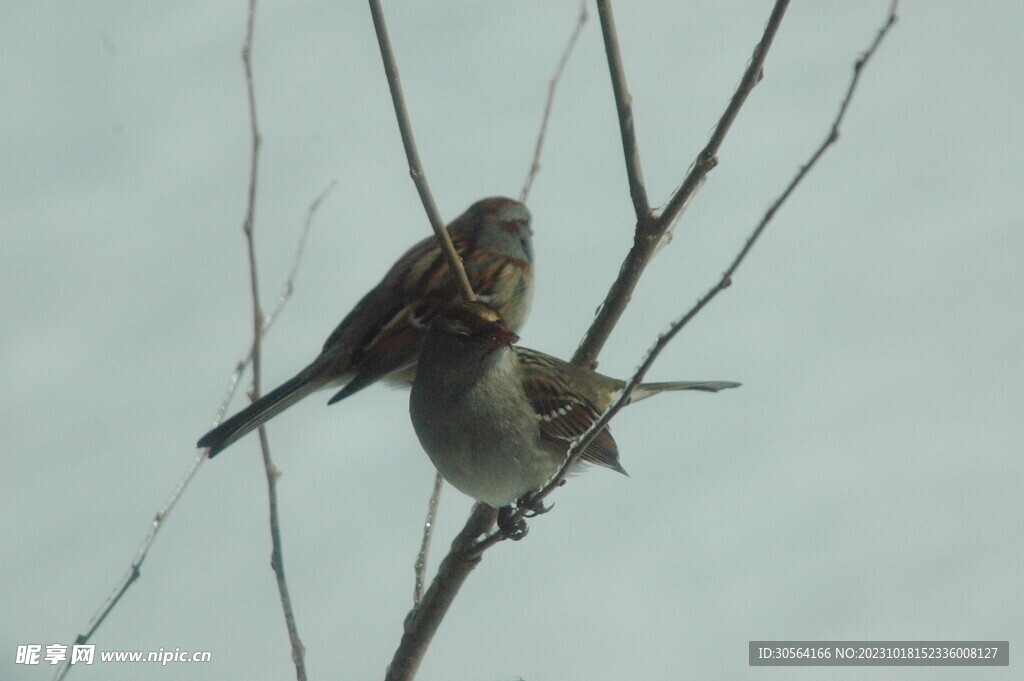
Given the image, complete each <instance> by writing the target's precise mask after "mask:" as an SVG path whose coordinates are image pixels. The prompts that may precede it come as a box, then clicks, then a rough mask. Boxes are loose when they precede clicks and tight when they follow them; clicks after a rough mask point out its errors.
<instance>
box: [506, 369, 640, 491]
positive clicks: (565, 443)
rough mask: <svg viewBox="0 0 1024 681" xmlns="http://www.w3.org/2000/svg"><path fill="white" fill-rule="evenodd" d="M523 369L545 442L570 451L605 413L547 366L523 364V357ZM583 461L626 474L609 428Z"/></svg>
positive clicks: (524, 378) (596, 440)
mask: <svg viewBox="0 0 1024 681" xmlns="http://www.w3.org/2000/svg"><path fill="white" fill-rule="evenodd" d="M533 357H534V358H536V356H533ZM537 359H539V358H537ZM527 361H529V359H528V360H527ZM520 366H521V370H522V375H523V387H524V388H525V390H526V394H527V397H529V399H530V402H531V403H532V404H533V409H534V411H535V412H536V413H537V418H538V420H539V421H540V434H541V441H542V442H543V443H545V444H547V445H548V446H550V447H552V448H554V449H556V450H559V451H562V452H565V451H567V450H568V448H569V443H570V442H572V441H573V440H575V439H576V438H578V437H579V436H581V435H583V433H585V432H586V431H587V429H588V428H590V425H591V424H592V423H594V421H596V420H597V419H598V418H600V416H601V413H600V412H599V411H598V410H597V408H596V407H595V406H594V405H593V403H591V402H590V401H589V400H587V399H586V398H585V397H583V396H582V395H580V394H579V393H577V392H574V391H573V390H571V389H570V388H569V386H568V385H567V384H566V383H565V381H563V380H562V379H561V378H559V377H558V375H557V374H556V373H554V372H552V371H550V370H549V369H547V368H546V367H544V366H542V365H537V366H530V365H529V364H525V363H523V355H521V356H520ZM582 458H583V460H584V461H587V462H589V463H593V464H597V465H599V466H605V467H606V468H611V469H612V470H616V471H620V472H622V473H625V470H623V468H622V466H621V464H619V448H618V446H617V445H616V444H615V439H614V438H613V437H612V434H611V432H610V431H609V430H608V429H607V428H603V429H602V430H601V432H600V433H598V434H597V437H595V438H594V440H593V441H592V442H591V443H590V445H589V446H588V447H587V449H586V450H585V451H584V452H583V455H582Z"/></svg>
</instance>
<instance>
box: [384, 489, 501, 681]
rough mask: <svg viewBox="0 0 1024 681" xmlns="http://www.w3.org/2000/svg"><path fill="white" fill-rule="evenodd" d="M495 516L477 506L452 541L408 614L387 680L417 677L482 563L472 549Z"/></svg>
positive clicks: (400, 680)
mask: <svg viewBox="0 0 1024 681" xmlns="http://www.w3.org/2000/svg"><path fill="white" fill-rule="evenodd" d="M496 517H497V511H495V510H494V509H493V508H491V507H490V506H487V505H486V504H481V503H478V504H476V506H474V507H473V512H472V513H471V514H470V516H469V519H468V520H467V521H466V524H465V526H464V527H463V528H462V531H461V532H460V533H459V534H458V536H456V537H455V541H453V542H452V548H451V551H449V552H448V555H447V556H445V558H444V560H443V561H441V565H440V567H438V569H437V575H436V576H435V577H434V581H433V582H432V583H431V585H430V588H429V589H427V593H426V594H425V595H424V596H423V599H422V600H421V601H420V602H419V604H418V605H416V607H414V608H413V609H412V610H411V611H410V612H409V614H408V615H406V617H405V626H404V629H405V633H404V634H403V635H402V642H401V643H400V644H399V645H398V649H397V650H396V651H395V655H394V657H393V658H392V659H391V664H390V665H388V670H387V673H386V674H385V676H384V679H385V681H411V679H413V678H414V677H415V676H416V670H417V669H419V666H420V662H422V661H423V655H424V654H426V652H427V647H428V646H429V645H430V641H431V640H432V639H433V637H434V634H435V633H436V632H437V628H438V627H439V626H441V621H442V620H443V619H444V615H445V613H446V612H448V607H449V606H450V605H451V604H452V601H454V600H455V596H456V595H457V594H458V593H459V589H460V588H461V587H462V584H463V582H465V581H466V577H468V576H469V573H470V572H472V571H473V568H475V567H476V566H477V565H478V564H479V563H480V553H479V552H478V551H475V550H473V546H474V543H475V542H476V539H477V537H479V536H480V535H482V534H483V533H484V532H486V531H487V530H489V529H490V528H491V527H492V526H493V525H494V519H495V518H496Z"/></svg>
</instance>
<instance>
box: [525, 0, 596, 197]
mask: <svg viewBox="0 0 1024 681" xmlns="http://www.w3.org/2000/svg"><path fill="white" fill-rule="evenodd" d="M588 16H589V15H588V14H587V0H583V2H581V3H580V14H579V18H577V19H576V26H575V27H574V28H573V29H572V33H571V34H570V35H569V42H568V43H566V45H565V50H564V51H563V52H562V57H561V59H559V60H558V66H556V67H555V72H554V74H552V76H551V78H550V79H549V80H548V98H547V101H546V102H545V103H544V114H543V115H542V116H541V120H540V132H538V133H537V145H536V146H535V147H534V149H533V162H532V163H531V164H530V172H529V173H527V175H526V183H525V184H523V191H521V192H520V193H519V201H520V202H521V203H526V199H527V197H528V196H529V195H530V188H531V187H533V180H534V178H536V177H537V172H538V171H539V170H540V156H541V152H542V151H543V150H544V138H545V137H546V136H547V132H548V120H549V119H550V118H551V108H552V105H553V104H554V102H555V90H556V89H558V83H559V81H560V80H561V79H562V72H563V71H565V65H566V64H568V63H569V57H570V56H572V51H573V48H574V47H576V40H577V39H578V38H579V37H580V33H582V32H583V26H584V25H585V24H586V23H587V18H588Z"/></svg>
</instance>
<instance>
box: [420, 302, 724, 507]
mask: <svg viewBox="0 0 1024 681" xmlns="http://www.w3.org/2000/svg"><path fill="white" fill-rule="evenodd" d="M517 340H518V336H516V334H515V333H514V332H513V331H512V329H511V328H510V326H509V325H508V324H507V323H506V322H505V321H503V320H502V318H501V316H500V315H499V314H498V313H497V312H496V311H495V310H494V309H493V308H491V307H490V306H488V305H486V304H483V303H467V302H458V303H455V304H454V305H451V306H449V307H447V308H445V310H443V311H442V312H441V313H440V314H438V315H437V316H436V317H434V321H433V322H432V323H431V325H430V332H429V333H428V334H427V337H426V340H425V341H424V343H423V350H422V353H421V354H420V363H419V369H418V370H417V374H416V382H415V383H414V384H413V386H412V392H411V394H410V396H409V414H410V415H411V416H412V424H413V427H414V428H415V430H416V435H417V437H418V438H419V441H420V444H422V445H423V449H424V450H426V452H427V454H428V455H429V456H430V459H431V461H433V462H434V466H436V467H437V470H438V471H440V473H441V475H443V476H444V478H445V479H446V480H447V481H448V482H449V483H451V484H452V485H453V486H454V487H456V488H457V489H459V490H460V491H462V492H464V493H465V494H468V495H469V496H471V497H473V498H474V499H477V500H478V501H482V502H484V503H485V504H488V505H489V506H492V507H494V508H501V507H503V506H508V505H510V504H513V503H515V502H517V501H520V500H524V499H528V495H529V494H530V493H531V492H533V491H535V490H537V489H539V488H540V487H541V486H543V485H544V483H545V482H547V480H548V479H549V478H550V477H551V476H552V475H554V473H555V472H556V471H557V470H558V468H559V467H560V466H561V465H562V463H563V462H564V461H565V456H566V452H567V451H568V449H569V444H570V443H571V442H572V441H573V440H574V439H576V438H578V437H579V436H581V435H582V434H583V433H584V432H585V431H586V430H587V429H588V428H589V427H590V425H591V424H592V423H593V422H594V421H595V420H597V418H598V417H600V415H601V413H602V412H603V411H604V410H605V409H606V408H607V407H608V406H609V405H610V404H611V403H612V401H613V399H614V398H615V397H616V396H617V394H618V393H619V391H620V390H621V389H622V388H623V387H624V386H625V383H624V382H623V381H620V380H618V379H615V378H609V377H608V376H603V375H601V374H599V373H596V372H594V371H590V370H589V369H584V368H582V367H578V366H575V365H572V364H569V363H568V362H564V361H562V360H560V359H557V358H555V357H552V356H550V355H546V354H544V353H542V352H538V351H536V350H529V349H526V348H518V347H513V343H515V342H516V341H517ZM739 385H740V384H739V383H735V382H732V381H680V382H671V383H643V384H641V385H639V386H637V388H636V389H635V390H634V391H633V393H632V395H631V399H630V403H633V402H636V401H638V400H642V399H644V398H645V397H649V396H651V395H655V394H657V393H659V392H662V391H664V390H704V391H710V392H717V391H719V390H723V389H725V388H735V387H738V386H739ZM580 460H581V461H583V462H587V463H592V464H598V465H600V466H605V467H607V468H611V469H612V470H616V471H619V472H620V473H625V470H624V469H623V468H622V466H621V465H620V464H619V455H618V448H617V446H616V444H615V440H614V439H612V435H611V433H610V432H609V431H608V429H607V428H604V429H602V430H601V431H600V433H598V435H597V437H596V438H595V439H594V440H593V441H592V442H591V443H590V445H589V446H588V447H587V448H586V449H585V450H584V451H583V453H582V455H581V459H580Z"/></svg>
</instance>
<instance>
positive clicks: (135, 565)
mask: <svg viewBox="0 0 1024 681" xmlns="http://www.w3.org/2000/svg"><path fill="white" fill-rule="evenodd" d="M334 184H336V183H334V182H332V183H331V184H330V185H329V186H328V187H327V189H325V190H324V191H323V192H322V193H321V194H320V196H318V197H317V198H316V199H315V200H314V201H313V203H312V204H310V207H309V210H308V211H307V214H306V223H305V225H304V227H303V231H302V236H301V237H300V239H299V242H298V246H297V248H296V254H295V260H294V261H293V263H292V269H291V272H290V273H289V275H288V279H287V280H286V281H285V283H284V285H283V286H282V289H281V291H282V292H281V295H280V297H279V298H278V301H277V305H276V306H275V307H274V311H273V312H271V313H270V314H269V315H267V316H266V317H264V321H263V335H264V337H265V336H266V335H267V332H268V331H270V328H271V327H272V326H273V323H274V322H275V321H277V318H278V315H279V314H280V312H281V310H283V309H284V306H285V304H286V303H287V302H288V300H289V298H291V295H292V293H293V292H294V290H295V285H294V281H295V275H296V274H297V273H298V266H299V264H300V263H301V260H302V254H303V250H304V244H305V243H306V240H307V237H308V235H309V229H310V226H311V224H312V220H313V217H314V216H315V214H316V211H317V210H318V209H319V208H320V204H321V203H322V202H323V199H324V198H326V195H327V193H328V192H329V191H330V190H331V188H332V187H333V186H334ZM252 358H253V354H252V346H251V345H250V346H249V350H248V354H247V355H246V357H245V358H244V359H242V360H239V361H238V362H237V363H236V364H235V369H234V371H232V373H231V376H230V378H229V379H228V385H227V388H226V390H225V393H224V397H223V399H222V400H221V403H220V406H219V407H218V409H217V416H216V418H214V420H213V423H212V426H216V425H217V424H218V423H220V422H221V421H222V420H223V419H224V414H226V413H227V409H228V406H229V405H230V404H231V400H232V398H233V397H234V395H235V392H236V391H237V389H238V384H239V381H240V379H241V377H242V375H243V373H244V372H245V370H246V369H247V368H248V367H249V365H250V364H251V363H252ZM206 458H207V457H206V452H205V451H199V453H197V454H196V456H195V457H194V458H193V459H192V461H191V462H190V463H189V467H188V469H187V470H186V471H185V473H184V475H182V477H181V479H180V480H179V481H178V484H177V485H175V487H174V490H173V491H172V492H171V494H170V495H169V496H168V497H167V500H166V501H164V504H163V505H162V506H161V507H160V509H159V510H158V511H157V512H156V514H155V515H154V516H153V520H152V522H150V524H149V530H148V531H147V532H146V535H145V536H144V537H143V538H142V542H141V543H140V544H139V548H138V549H137V550H136V552H135V557H134V558H133V559H132V562H131V564H130V565H129V566H128V571H127V572H126V573H125V575H124V577H122V578H121V581H120V582H118V584H117V585H116V586H115V587H114V589H113V590H112V591H111V593H110V596H108V597H107V599H106V600H105V601H104V602H103V603H101V604H100V607H99V608H98V609H97V610H96V613H95V614H94V615H93V616H92V619H90V620H89V624H88V626H87V627H86V630H85V632H84V633H81V634H79V635H78V636H76V637H75V645H82V644H85V643H87V642H88V641H89V639H90V638H92V635H93V634H94V633H95V632H96V630H97V629H99V627H100V625H101V624H102V623H103V621H104V620H105V619H106V618H107V615H108V614H110V611H111V610H113V609H114V606H116V605H117V603H118V602H119V601H120V600H121V597H122V596H123V595H124V594H125V592H126V591H128V587H130V586H131V585H132V584H133V583H134V582H135V580H137V579H138V578H139V577H140V576H141V575H142V563H143V561H145V560H146V557H147V556H148V555H149V550H150V548H152V546H153V544H154V542H155V541H156V536H157V534H158V533H159V532H160V529H161V528H162V527H163V526H164V523H165V522H166V521H167V518H168V516H170V514H171V511H173V510H174V507H175V506H176V505H177V504H178V500H179V499H181V497H182V495H183V494H184V493H185V490H186V488H187V487H188V486H189V484H191V482H192V479H193V478H194V477H195V474H196V472H197V471H198V470H199V467H200V466H201V465H202V464H203V462H204V461H206ZM67 670H68V664H67V661H65V662H64V663H62V664H61V665H60V667H58V669H57V673H56V675H55V676H54V681H61V679H63V678H64V677H65V676H66V675H67Z"/></svg>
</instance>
